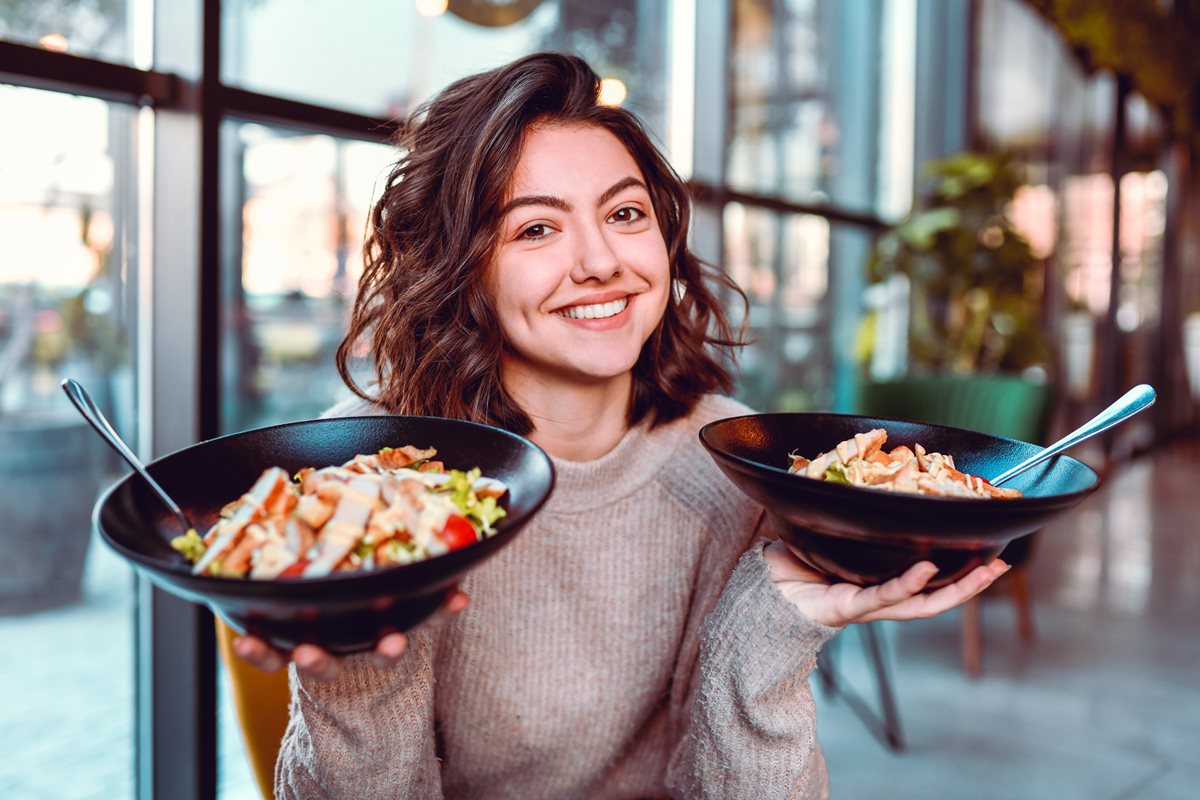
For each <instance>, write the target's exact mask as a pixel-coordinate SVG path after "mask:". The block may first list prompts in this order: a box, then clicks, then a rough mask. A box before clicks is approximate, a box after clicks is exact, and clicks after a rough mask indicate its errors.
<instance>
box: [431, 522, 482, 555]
mask: <svg viewBox="0 0 1200 800" xmlns="http://www.w3.org/2000/svg"><path fill="white" fill-rule="evenodd" d="M438 538H439V539H441V540H442V542H444V543H445V545H446V547H449V548H450V549H451V550H457V549H459V548H460V547H466V546H467V545H469V544H474V543H475V542H477V541H479V537H478V536H476V535H475V528H474V527H473V526H472V525H471V523H470V522H468V521H467V518H466V517H460V516H457V515H452V516H450V517H449V518H447V519H446V527H444V528H442V532H441V533H439V534H438Z"/></svg>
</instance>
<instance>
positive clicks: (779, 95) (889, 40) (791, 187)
mask: <svg viewBox="0 0 1200 800" xmlns="http://www.w3.org/2000/svg"><path fill="white" fill-rule="evenodd" d="M859 8H862V7H861V6H858V5H850V4H844V3H838V2H831V0H737V2H735V3H734V27H733V39H732V64H731V91H732V95H733V96H732V98H731V99H732V114H731V116H730V125H731V127H730V145H729V155H728V162H727V167H728V169H727V174H728V181H729V183H730V185H731V186H733V187H735V188H738V189H743V190H746V191H749V192H755V193H761V194H767V195H776V196H780V197H785V198H787V199H790V200H794V201H796V202H802V203H826V202H829V203H833V204H836V205H841V206H845V207H851V208H854V209H856V210H861V211H875V210H876V209H877V208H880V207H881V202H882V201H883V200H884V197H883V196H884V195H887V197H886V203H883V205H886V206H887V208H886V209H885V210H886V211H887V212H888V213H897V211H896V210H895V209H894V208H893V207H894V206H896V205H897V201H895V200H894V199H893V196H894V195H896V194H897V193H900V194H903V193H905V192H906V191H907V189H908V187H907V181H905V180H902V179H901V177H902V176H898V175H897V174H896V173H897V171H899V172H901V173H902V172H904V171H905V169H907V168H908V167H907V166H906V162H907V161H911V132H910V131H909V130H908V129H907V128H906V127H905V126H906V125H907V126H909V127H911V119H910V118H908V117H905V115H904V114H903V113H901V112H902V111H903V108H901V106H902V104H903V103H904V102H907V103H908V105H909V106H910V107H911V102H912V101H911V96H912V91H913V86H912V78H911V70H912V64H911V59H912V53H911V48H912V46H913V45H912V41H911V35H910V34H911V31H910V28H911V23H912V20H911V19H908V17H904V16H903V15H902V13H901V12H902V11H903V9H902V8H899V7H898V4H896V3H892V2H885V3H878V4H876V5H872V6H870V12H871V13H870V17H869V19H866V20H860V19H857V18H855V17H854V16H853V15H854V14H856V13H858V12H856V11H854V10H852V9H859ZM907 13H908V14H909V16H911V15H912V8H911V7H908V12H907ZM885 20H886V23H887V25H888V26H889V27H888V35H887V36H886V37H885V36H884V34H883V30H884V28H883V25H884V21H885ZM906 37H907V38H906ZM885 45H886V46H885ZM905 64H907V65H908V73H909V74H908V77H907V78H905V77H903V76H904V69H903V66H904V65H905ZM880 76H887V81H888V82H887V83H886V84H885V83H883V82H881V78H880ZM897 76H900V77H897ZM885 99H886V100H887V101H888V102H887V103H885V102H884V100H885ZM909 113H910V114H911V109H910V111H909ZM868 131H869V133H866V132H868ZM900 143H908V145H909V146H908V148H907V152H902V153H900V152H898V151H897V150H896V147H897V145H898V144H900ZM898 155H899V156H900V157H901V158H902V161H901V162H900V163H899V164H898V165H897V163H896V162H897V157H898ZM906 199H907V198H902V200H901V201H900V202H899V211H900V212H902V211H903V210H906V209H907V205H906Z"/></svg>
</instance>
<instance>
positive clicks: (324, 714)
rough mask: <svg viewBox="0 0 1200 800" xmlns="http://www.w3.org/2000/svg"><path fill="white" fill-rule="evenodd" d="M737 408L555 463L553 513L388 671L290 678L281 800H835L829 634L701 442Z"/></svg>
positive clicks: (639, 432) (346, 408)
mask: <svg viewBox="0 0 1200 800" xmlns="http://www.w3.org/2000/svg"><path fill="white" fill-rule="evenodd" d="M746 411H747V409H746V408H745V407H744V406H742V405H740V404H738V403H736V402H735V401H733V400H730V399H728V398H723V397H716V396H712V397H707V398H705V399H704V400H703V401H702V402H701V403H700V404H699V405H698V406H697V408H696V409H695V411H693V413H692V414H690V415H689V416H688V417H686V418H684V419H680V420H676V421H675V422H673V423H670V424H668V425H664V426H661V427H659V428H657V429H655V430H649V429H648V427H647V426H646V425H639V426H637V427H635V428H633V429H632V430H630V431H629V432H628V433H627V434H626V435H625V436H624V437H623V438H622V440H621V441H620V443H619V444H618V445H617V446H616V447H615V448H614V449H613V450H612V451H610V452H609V453H607V454H606V455H604V456H602V457H601V458H599V459H596V460H594V461H589V462H572V461H565V460H562V459H557V458H556V459H554V466H555V469H556V471H557V485H556V488H555V491H554V494H553V495H552V496H551V497H550V499H549V500H548V502H547V503H546V505H545V507H544V508H543V510H542V512H541V513H540V514H538V516H537V517H536V518H535V519H533V520H532V521H531V522H530V523H529V525H528V526H527V527H526V528H525V530H524V531H522V532H521V534H520V535H518V536H517V537H516V539H514V540H513V541H512V542H511V543H510V544H509V545H508V546H506V547H505V548H504V549H502V550H501V551H500V552H499V553H497V554H496V555H495V556H494V557H492V558H491V559H490V560H488V561H486V562H485V563H484V564H482V565H481V566H480V567H478V568H477V569H476V570H475V571H473V572H472V573H471V574H470V575H469V576H468V577H467V578H466V580H465V581H464V583H463V586H462V588H463V590H464V591H466V592H467V593H468V594H469V595H470V596H471V604H470V606H469V607H468V608H467V610H466V611H464V612H462V613H461V614H458V615H456V616H455V617H454V619H453V620H451V621H449V622H445V623H442V624H440V625H438V626H434V627H431V626H426V627H424V628H421V629H418V630H417V631H414V632H412V633H411V635H410V646H409V650H408V652H406V654H405V655H404V657H403V659H402V661H401V663H400V664H399V665H398V666H397V667H395V668H393V669H380V668H377V667H375V666H373V665H372V664H371V662H370V661H369V659H367V658H366V657H365V656H352V657H350V658H349V659H348V660H347V661H348V663H347V669H346V671H345V672H344V674H343V675H342V676H341V677H340V678H339V679H338V680H336V681H334V682H332V683H318V682H315V681H309V680H305V679H303V678H300V677H299V676H298V673H297V672H296V671H295V668H294V667H293V668H292V672H291V686H292V705H291V721H290V724H289V726H288V730H287V734H286V735H285V737H284V741H283V748H282V752H281V753H280V758H279V762H278V765H277V767H276V791H277V795H278V796H279V797H281V798H313V797H330V798H442V797H445V798H513V799H514V800H517V799H519V800H536V799H537V798H663V797H679V798H688V799H689V800H691V799H692V798H822V797H826V796H827V795H828V782H827V773H826V769H825V763H824V760H823V758H822V756H821V752H820V750H819V748H818V746H817V741H816V715H815V711H814V708H813V701H812V696H811V693H810V691H809V687H808V676H809V674H810V673H811V671H812V669H813V667H814V665H815V662H816V653H817V651H818V649H819V648H820V647H821V645H822V644H823V643H824V642H825V641H827V640H828V639H829V638H830V637H831V636H833V635H834V634H835V633H836V632H837V631H836V629H833V628H829V627H826V626H824V625H820V624H817V623H814V622H812V621H810V620H808V619H806V618H805V617H804V616H803V615H801V614H800V613H799V611H797V610H796V608H795V607H794V606H792V605H791V603H789V602H788V601H787V600H785V599H784V598H783V596H782V595H781V594H780V592H779V591H778V590H777V589H776V588H775V586H774V584H773V583H772V582H771V580H770V577H769V574H768V570H767V566H766V563H765V562H764V560H763V556H762V545H763V541H762V537H763V536H764V535H765V534H768V533H769V532H768V531H767V530H766V527H765V526H766V523H765V516H764V514H763V512H762V509H761V508H760V507H759V506H757V505H756V504H755V503H754V502H753V501H751V500H749V499H748V498H746V497H745V496H744V495H743V494H742V493H741V492H740V491H738V490H737V489H736V488H735V487H734V486H733V485H732V484H730V483H729V482H728V480H727V479H726V478H725V477H724V476H723V475H722V474H721V473H720V472H719V470H718V469H717V468H716V466H715V465H714V464H713V462H712V460H711V459H710V458H709V457H708V454H707V453H705V452H704V450H703V448H702V446H701V445H700V443H699V440H698V438H697V435H696V434H697V431H698V430H699V429H700V427H701V426H702V425H704V424H705V423H707V422H709V421H711V420H715V419H719V418H722V417H727V416H732V415H736V414H742V413H746ZM372 413H380V411H379V410H378V409H377V408H375V407H372V406H370V405H368V404H366V403H363V402H361V401H351V402H348V403H343V404H341V405H339V406H338V407H336V408H335V409H333V410H332V412H331V414H335V415H339V416H354V415H361V414H372ZM435 446H436V443H435Z"/></svg>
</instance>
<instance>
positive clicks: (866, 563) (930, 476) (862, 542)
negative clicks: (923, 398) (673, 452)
mask: <svg viewBox="0 0 1200 800" xmlns="http://www.w3.org/2000/svg"><path fill="white" fill-rule="evenodd" d="M700 440H701V442H702V443H703V445H704V447H705V449H707V450H708V453H709V455H710V456H711V457H712V458H713V460H714V461H715V462H716V464H717V466H718V467H720V468H721V470H722V471H723V472H724V473H725V474H726V476H728V477H729V479H730V480H731V481H732V482H733V483H734V485H736V486H737V487H738V488H739V489H741V490H742V491H743V492H744V493H745V494H747V495H749V496H750V497H751V498H753V499H754V500H756V501H758V502H759V503H761V504H762V505H763V507H764V508H765V509H766V511H767V514H768V516H769V517H770V518H771V520H772V522H773V523H774V526H775V528H776V529H777V530H778V532H779V536H780V538H781V539H783V540H784V541H785V542H786V543H787V544H788V546H789V547H790V549H791V550H792V552H794V553H795V554H796V555H797V556H798V557H799V558H800V559H802V560H803V561H804V562H805V563H806V564H808V566H810V567H811V568H812V569H814V570H815V571H817V572H819V573H821V574H822V575H824V576H825V577H827V578H829V579H830V580H834V581H847V582H850V583H856V584H859V585H862V586H866V585H872V584H878V583H883V582H884V581H887V580H889V579H890V578H894V577H896V576H898V575H900V574H901V573H903V572H904V571H905V570H906V569H907V568H908V567H910V566H912V565H913V564H915V563H917V562H918V561H921V560H925V559H928V560H931V561H933V562H934V564H935V565H937V567H938V570H939V571H938V573H937V574H936V575H935V576H934V578H933V579H932V580H931V581H930V583H929V585H928V588H930V589H936V588H938V587H940V586H944V585H946V584H948V583H951V582H953V581H955V580H957V579H959V578H961V577H963V576H964V575H966V574H967V573H968V572H970V571H971V570H972V569H973V568H975V567H977V566H979V565H981V564H985V563H987V562H989V561H991V560H992V559H994V558H995V557H996V556H997V555H999V553H1000V551H1001V550H1003V549H1004V547H1005V546H1006V545H1007V544H1008V543H1009V542H1011V541H1012V540H1014V539H1017V538H1019V537H1021V536H1025V535H1027V534H1030V533H1032V532H1034V531H1035V530H1037V529H1039V528H1041V527H1042V526H1044V525H1046V524H1047V523H1049V522H1050V521H1052V520H1054V519H1056V518H1057V517H1059V516H1060V515H1062V514H1064V513H1066V512H1068V511H1070V510H1071V509H1072V508H1074V507H1075V506H1076V505H1078V504H1079V503H1080V502H1081V501H1083V499H1084V498H1086V497H1087V496H1088V495H1089V494H1091V493H1092V492H1093V491H1095V489H1096V487H1097V486H1098V484H1099V479H1098V478H1097V476H1096V473H1095V472H1094V471H1092V469H1091V468H1090V467H1088V466H1087V465H1086V464H1084V463H1082V462H1080V461H1077V460H1076V459H1074V458H1071V457H1069V456H1065V455H1059V456H1055V457H1054V458H1051V459H1050V460H1048V461H1046V462H1044V463H1042V464H1040V465H1038V466H1037V467H1034V468H1032V469H1030V470H1028V471H1027V472H1024V473H1022V474H1020V475H1018V476H1017V477H1015V478H1013V479H1012V480H1011V481H1009V482H1006V483H1005V484H1004V485H1003V486H1001V487H995V486H992V485H991V484H990V483H989V481H988V480H987V478H989V477H994V476H996V475H999V474H1001V473H1003V472H1004V471H1005V470H1007V469H1009V468H1010V467H1013V466H1015V465H1016V464H1018V463H1019V462H1021V461H1023V460H1025V459H1026V458H1028V457H1029V456H1032V455H1034V454H1035V453H1037V452H1039V451H1040V450H1041V448H1040V447H1038V446H1037V445H1034V444H1029V443H1027V442H1021V441H1017V440H1015V439H1006V438H1004V437H1001V436H993V435H991V434H988V433H984V432H981V431H971V430H966V429H963V428H954V427H950V426H948V425H934V424H931V423H924V422H910V421H905V420H895V419H882V418H877V417H865V416H854V415H849V414H826V413H774V414H749V415H746V416H741V417H731V418H728V419H723V420H718V421H715V422H712V423H710V424H708V425H706V426H705V427H704V428H702V429H701V430H700Z"/></svg>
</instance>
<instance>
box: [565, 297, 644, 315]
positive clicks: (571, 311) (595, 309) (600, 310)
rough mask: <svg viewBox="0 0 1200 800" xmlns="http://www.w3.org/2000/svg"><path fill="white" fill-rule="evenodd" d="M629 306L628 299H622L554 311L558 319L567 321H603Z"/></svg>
mask: <svg viewBox="0 0 1200 800" xmlns="http://www.w3.org/2000/svg"><path fill="white" fill-rule="evenodd" d="M627 305H629V298H627V297H622V298H621V299H620V300H613V301H612V302H611V303H596V304H595V305H590V306H571V307H570V308H565V309H563V310H562V311H555V312H554V313H555V314H558V315H559V316H560V317H566V318H567V319H605V318H606V317H613V316H616V315H617V314H620V313H621V312H622V311H624V310H625V306H627Z"/></svg>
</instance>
